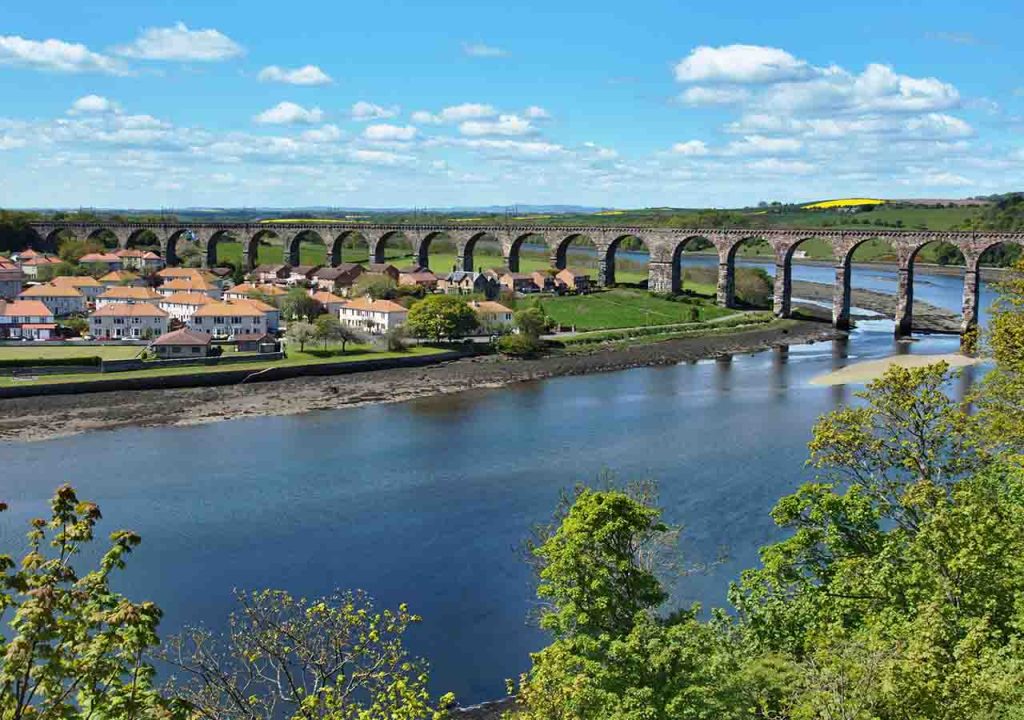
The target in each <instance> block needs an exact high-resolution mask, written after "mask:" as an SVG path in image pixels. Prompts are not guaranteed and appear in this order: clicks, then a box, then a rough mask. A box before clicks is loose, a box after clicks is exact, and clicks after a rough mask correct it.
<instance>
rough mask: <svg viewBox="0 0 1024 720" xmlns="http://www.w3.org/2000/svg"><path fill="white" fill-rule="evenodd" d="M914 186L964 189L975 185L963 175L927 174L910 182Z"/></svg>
mask: <svg viewBox="0 0 1024 720" xmlns="http://www.w3.org/2000/svg"><path fill="white" fill-rule="evenodd" d="M910 182H911V183H912V184H920V185H925V186H927V187H964V186H966V185H973V184H974V181H973V180H971V179H970V178H966V177H964V176H963V175H956V174H954V173H950V172H926V173H924V174H923V175H920V176H918V177H915V178H914V179H913V180H911V181H910Z"/></svg>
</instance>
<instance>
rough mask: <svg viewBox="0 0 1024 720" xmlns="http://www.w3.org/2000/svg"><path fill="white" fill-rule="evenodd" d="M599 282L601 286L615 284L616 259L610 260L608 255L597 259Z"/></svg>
mask: <svg viewBox="0 0 1024 720" xmlns="http://www.w3.org/2000/svg"><path fill="white" fill-rule="evenodd" d="M597 284H598V285H600V286H601V287H611V286H612V285H614V284H615V261H614V260H612V261H609V260H608V258H607V257H603V258H600V259H599V260H598V261H597Z"/></svg>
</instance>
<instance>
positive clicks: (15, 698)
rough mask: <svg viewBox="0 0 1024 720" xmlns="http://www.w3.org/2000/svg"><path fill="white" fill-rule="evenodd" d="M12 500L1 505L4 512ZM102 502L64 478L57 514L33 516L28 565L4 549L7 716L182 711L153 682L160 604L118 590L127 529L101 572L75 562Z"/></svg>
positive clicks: (1, 601)
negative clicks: (81, 495)
mask: <svg viewBox="0 0 1024 720" xmlns="http://www.w3.org/2000/svg"><path fill="white" fill-rule="evenodd" d="M4 509H6V505H3V504H2V503H0V510H4ZM100 517H101V516H100V510H99V508H98V507H97V506H96V505H94V504H92V503H88V502H80V501H79V500H78V497H77V496H76V495H75V492H74V490H72V489H71V487H69V486H66V485H65V486H63V487H61V488H60V489H58V490H57V492H56V493H55V495H54V496H53V499H52V501H51V503H50V517H49V519H43V518H39V519H36V520H33V521H32V523H31V530H30V532H29V533H28V552H27V554H26V555H25V556H24V557H23V558H22V560H21V562H20V563H15V562H14V561H13V559H12V558H11V557H10V556H8V555H3V556H0V616H3V617H6V616H8V615H10V617H9V618H8V619H7V621H6V627H5V628H4V630H3V632H2V633H0V717H3V718H4V719H5V720H8V719H9V720H22V719H24V720H29V719H30V718H53V719H54V720H64V719H67V720H70V719H71V718H88V717H95V718H111V719H113V718H118V719H120V718H125V719H126V720H128V719H134V718H139V719H140V720H141V719H143V718H145V719H150V718H174V717H180V718H184V717H185V715H184V713H183V712H182V710H183V708H182V707H180V706H179V705H177V704H174V703H170V702H168V701H165V700H164V699H163V698H162V697H161V695H160V694H159V693H158V692H157V690H156V689H154V686H153V677H154V669H153V666H152V665H151V664H150V663H149V662H148V661H147V659H146V657H147V653H148V652H149V651H150V650H151V649H153V648H154V647H156V646H157V644H158V642H159V641H158V637H157V626H158V625H159V623H160V617H161V612H160V609H159V608H158V607H157V606H156V605H154V604H153V603H150V602H142V603H135V602H132V601H131V600H129V599H128V598H126V597H124V596H123V595H120V594H118V593H117V592H115V591H113V590H112V589H111V582H112V579H113V576H114V575H115V574H116V572H117V571H118V570H122V569H124V567H125V560H126V557H127V556H128V554H129V553H131V552H132V550H134V549H135V547H137V546H138V544H139V542H140V538H139V536H138V535H136V534H135V533H132V532H130V531H127V530H119V531H117V532H115V533H113V534H112V535H111V536H110V547H109V548H108V549H107V550H106V552H105V553H103V554H102V556H101V557H100V559H99V565H98V567H96V568H95V569H94V570H91V571H88V572H86V573H84V574H81V571H80V570H79V568H78V567H76V563H75V561H76V560H77V559H78V556H79V555H80V554H81V553H82V552H83V551H88V550H89V549H90V546H91V544H92V542H93V540H94V539H95V529H96V524H97V523H98V522H99V520H100Z"/></svg>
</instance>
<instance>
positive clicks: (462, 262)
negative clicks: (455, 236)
mask: <svg viewBox="0 0 1024 720" xmlns="http://www.w3.org/2000/svg"><path fill="white" fill-rule="evenodd" d="M481 240H493V241H494V242H496V243H499V244H500V242H501V241H500V240H499V239H498V236H497V235H495V234H494V233H492V232H488V231H486V230H483V231H481V232H477V233H473V234H472V235H470V236H469V237H467V238H465V239H464V240H462V241H461V242H457V243H456V246H455V247H456V259H455V264H456V265H458V267H459V269H460V270H466V271H469V272H472V271H473V270H474V267H473V253H474V251H475V250H476V246H477V243H479V242H480V241H481Z"/></svg>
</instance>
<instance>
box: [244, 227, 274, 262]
mask: <svg viewBox="0 0 1024 720" xmlns="http://www.w3.org/2000/svg"><path fill="white" fill-rule="evenodd" d="M242 255H243V260H244V261H246V265H247V268H248V269H252V268H254V267H256V266H258V265H277V264H280V263H283V262H284V245H283V241H282V239H281V236H280V235H279V234H278V232H277V231H276V230H271V229H270V228H266V229H263V230H257V231H256V232H254V233H253V234H252V235H251V236H250V237H249V242H248V245H247V247H243V248H242Z"/></svg>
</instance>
